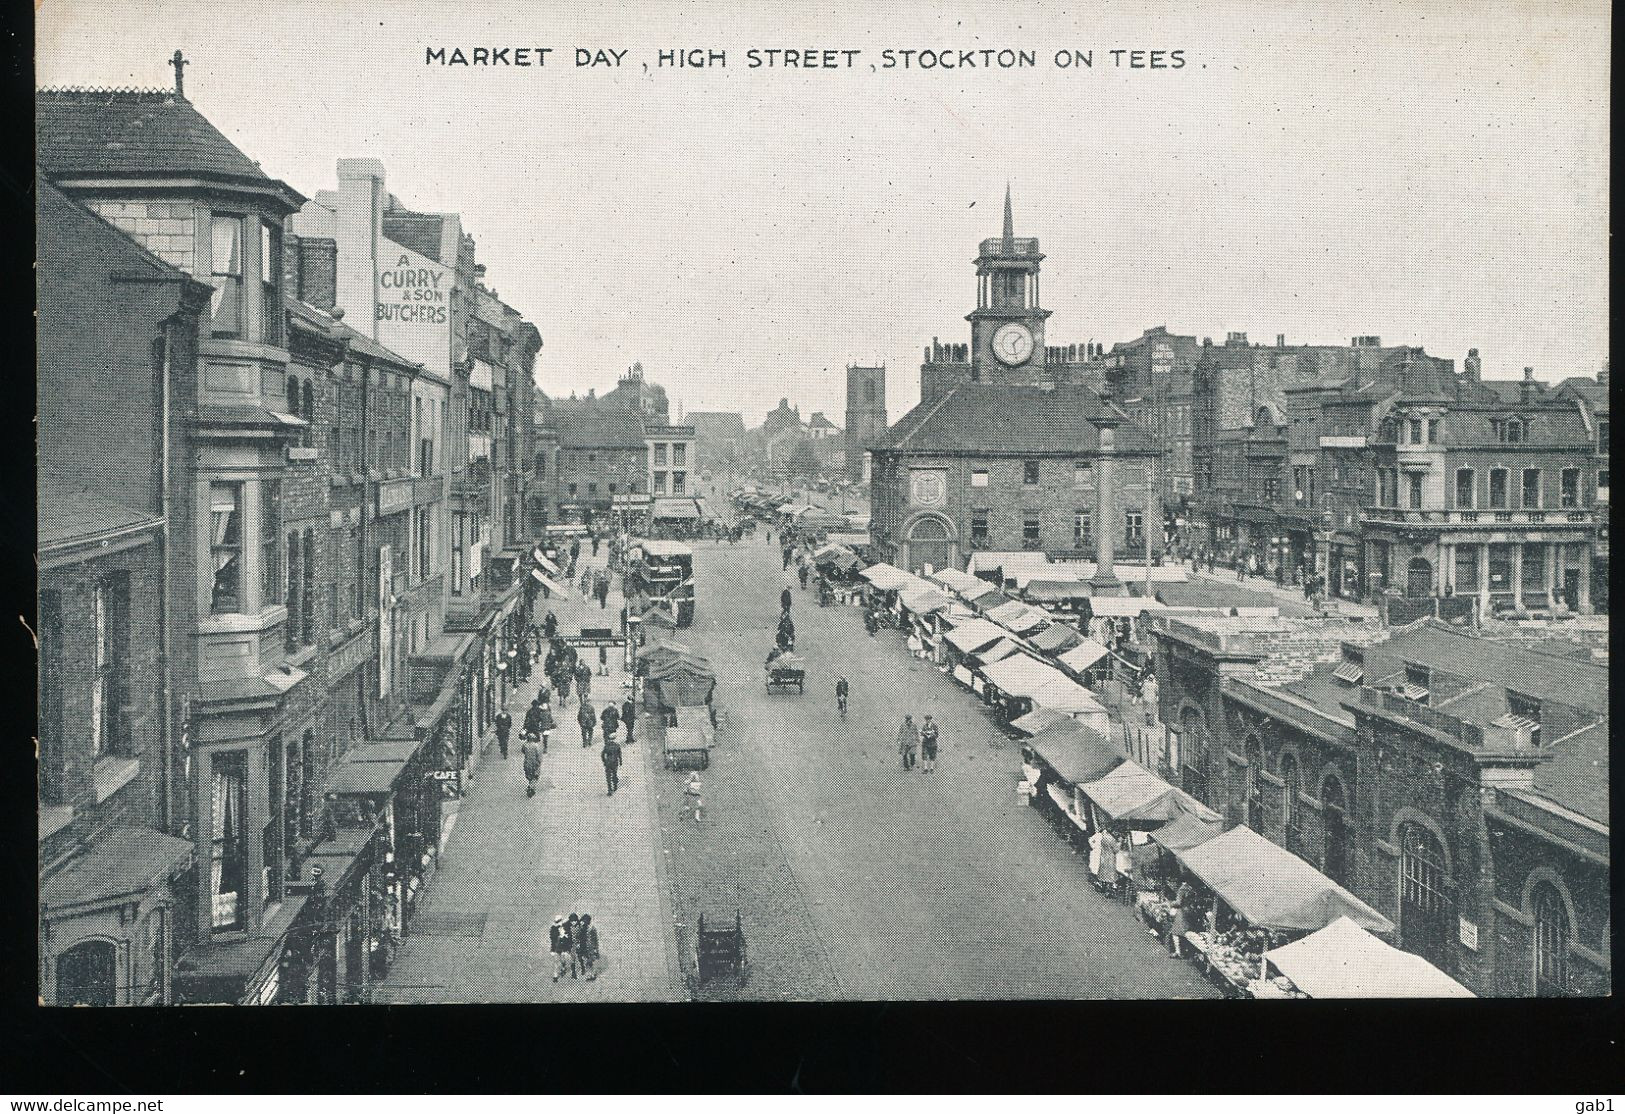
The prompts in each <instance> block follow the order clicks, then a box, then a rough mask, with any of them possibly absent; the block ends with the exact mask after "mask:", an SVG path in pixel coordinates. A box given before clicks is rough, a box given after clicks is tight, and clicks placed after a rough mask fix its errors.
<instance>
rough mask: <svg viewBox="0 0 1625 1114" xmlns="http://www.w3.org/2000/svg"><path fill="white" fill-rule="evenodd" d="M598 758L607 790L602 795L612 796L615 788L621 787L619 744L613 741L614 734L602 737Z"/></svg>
mask: <svg viewBox="0 0 1625 1114" xmlns="http://www.w3.org/2000/svg"><path fill="white" fill-rule="evenodd" d="M599 758H601V759H602V760H603V763H604V785H605V787H606V788H607V789H608V790H609V791H608V792H607V793H605V794H604V795H605V796H606V797H613V796H614V795H615V790H617V789H619V788H620V787H621V744H620V743H617V742H616V741H615V738H614V736H609V737H607V738H605V739H604V746H603V749H602V751H601V752H600V753H599Z"/></svg>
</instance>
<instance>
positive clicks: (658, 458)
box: [655, 442, 666, 464]
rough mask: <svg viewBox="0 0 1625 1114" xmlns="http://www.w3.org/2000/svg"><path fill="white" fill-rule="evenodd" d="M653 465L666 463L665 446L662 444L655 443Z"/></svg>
mask: <svg viewBox="0 0 1625 1114" xmlns="http://www.w3.org/2000/svg"><path fill="white" fill-rule="evenodd" d="M655 463H656V464H664V463H666V446H665V444H664V443H662V442H657V443H656V444H655Z"/></svg>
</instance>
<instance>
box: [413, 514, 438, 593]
mask: <svg viewBox="0 0 1625 1114" xmlns="http://www.w3.org/2000/svg"><path fill="white" fill-rule="evenodd" d="M432 509H433V508H431V507H421V508H419V509H418V529H417V537H416V538H415V539H414V540H415V541H416V543H417V554H416V556H417V566H418V579H420V580H424V579H427V578H428V576H429V574H430V573H431V572H432V571H433V569H432V567H431V565H430V561H429V558H430V555H431V553H432V550H431V549H430V548H429V513H430V511H431V510H432Z"/></svg>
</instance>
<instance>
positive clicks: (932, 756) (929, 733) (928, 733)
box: [920, 716, 939, 774]
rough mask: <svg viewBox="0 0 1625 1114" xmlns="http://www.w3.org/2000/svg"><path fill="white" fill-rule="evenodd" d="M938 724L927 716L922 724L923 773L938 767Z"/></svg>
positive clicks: (921, 755) (921, 765) (921, 767)
mask: <svg viewBox="0 0 1625 1114" xmlns="http://www.w3.org/2000/svg"><path fill="white" fill-rule="evenodd" d="M938 734H939V733H938V731H937V725H936V724H935V723H933V722H931V717H930V716H926V717H925V722H924V723H922V724H921V725H920V769H921V772H923V773H927V774H928V773H930V772H931V771H932V770H934V769H936V768H937V739H938Z"/></svg>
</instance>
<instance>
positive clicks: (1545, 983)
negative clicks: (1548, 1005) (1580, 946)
mask: <svg viewBox="0 0 1625 1114" xmlns="http://www.w3.org/2000/svg"><path fill="white" fill-rule="evenodd" d="M1534 898H1535V996H1536V997H1539V998H1558V997H1564V996H1566V995H1567V994H1568V993H1569V914H1568V910H1567V909H1566V908H1565V907H1564V905H1563V895H1562V894H1560V893H1558V892H1557V887H1556V886H1553V885H1552V884H1551V883H1549V882H1543V883H1541V885H1539V886H1538V887H1536V889H1535V894H1534Z"/></svg>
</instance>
